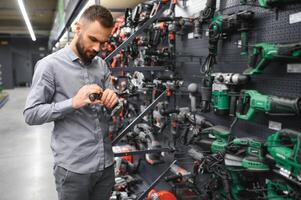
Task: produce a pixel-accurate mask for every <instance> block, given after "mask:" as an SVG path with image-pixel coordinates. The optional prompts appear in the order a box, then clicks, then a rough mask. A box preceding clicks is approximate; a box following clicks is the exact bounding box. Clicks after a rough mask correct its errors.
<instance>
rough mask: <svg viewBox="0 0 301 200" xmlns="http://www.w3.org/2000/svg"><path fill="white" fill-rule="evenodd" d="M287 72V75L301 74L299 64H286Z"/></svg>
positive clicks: (300, 65)
mask: <svg viewBox="0 0 301 200" xmlns="http://www.w3.org/2000/svg"><path fill="white" fill-rule="evenodd" d="M287 72H288V73H301V64H300V63H294V64H287Z"/></svg>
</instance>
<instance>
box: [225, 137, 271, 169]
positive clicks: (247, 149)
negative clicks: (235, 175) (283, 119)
mask: <svg viewBox="0 0 301 200" xmlns="http://www.w3.org/2000/svg"><path fill="white" fill-rule="evenodd" d="M263 153H264V144H263V142H261V141H259V140H257V139H254V138H235V139H233V140H232V141H231V142H230V143H229V145H228V146H227V147H226V155H225V165H226V166H236V167H242V168H243V169H245V170H247V171H269V170H270V168H269V166H268V165H267V163H266V162H265V160H264V154H263Z"/></svg>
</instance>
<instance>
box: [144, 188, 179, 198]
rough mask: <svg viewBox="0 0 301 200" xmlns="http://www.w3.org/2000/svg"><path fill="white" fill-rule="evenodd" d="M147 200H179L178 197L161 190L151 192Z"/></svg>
mask: <svg viewBox="0 0 301 200" xmlns="http://www.w3.org/2000/svg"><path fill="white" fill-rule="evenodd" d="M146 200H177V198H176V196H175V195H174V194H173V193H171V192H170V191H167V190H160V191H159V192H157V191H156V190H154V189H153V190H151V191H150V192H149V193H148V195H147V198H146Z"/></svg>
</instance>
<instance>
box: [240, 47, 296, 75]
mask: <svg viewBox="0 0 301 200" xmlns="http://www.w3.org/2000/svg"><path fill="white" fill-rule="evenodd" d="M273 61H277V62H284V63H296V62H301V43H290V44H276V43H258V44H255V45H254V46H252V50H251V52H250V53H249V63H248V68H247V69H246V70H245V71H244V72H243V74H245V75H254V74H261V73H262V71H263V70H264V68H265V67H266V66H267V65H269V64H270V63H271V62H273Z"/></svg>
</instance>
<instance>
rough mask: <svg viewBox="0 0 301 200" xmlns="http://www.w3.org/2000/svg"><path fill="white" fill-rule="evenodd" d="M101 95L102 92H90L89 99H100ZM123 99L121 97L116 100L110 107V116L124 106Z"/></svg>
mask: <svg viewBox="0 0 301 200" xmlns="http://www.w3.org/2000/svg"><path fill="white" fill-rule="evenodd" d="M101 97H102V93H91V94H89V99H90V101H91V102H93V101H95V100H97V99H98V100H100V99H101ZM125 103H126V102H125V100H123V99H118V102H117V103H116V105H115V106H114V107H113V108H112V110H111V112H110V115H111V117H113V116H115V115H117V114H119V112H120V111H121V110H122V108H123V107H124V104H125Z"/></svg>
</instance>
